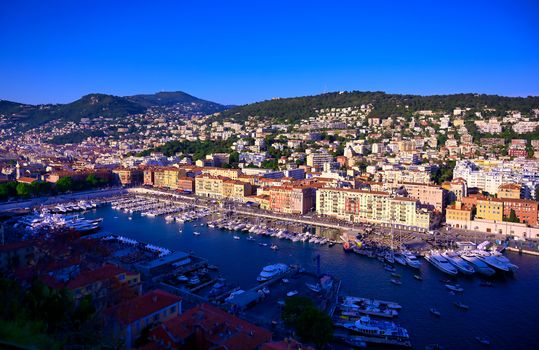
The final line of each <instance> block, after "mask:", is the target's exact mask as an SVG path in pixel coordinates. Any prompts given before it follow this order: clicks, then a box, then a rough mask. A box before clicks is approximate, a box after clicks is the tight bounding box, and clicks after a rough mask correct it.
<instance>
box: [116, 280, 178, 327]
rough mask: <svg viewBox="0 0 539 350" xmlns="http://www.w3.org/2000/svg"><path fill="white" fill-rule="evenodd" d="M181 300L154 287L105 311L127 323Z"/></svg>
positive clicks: (122, 322) (124, 323)
mask: <svg viewBox="0 0 539 350" xmlns="http://www.w3.org/2000/svg"><path fill="white" fill-rule="evenodd" d="M181 300H182V298H180V297H179V296H176V295H174V294H171V293H168V292H165V291H164V290H161V289H156V290H152V291H150V292H148V293H146V294H144V295H141V296H139V297H137V298H135V299H132V300H129V301H126V302H123V303H121V304H120V305H117V306H115V307H112V308H110V309H108V310H107V313H108V314H109V315H111V316H112V317H114V318H115V319H116V320H117V321H118V322H120V323H121V324H123V325H129V324H131V323H133V322H135V321H137V320H140V319H141V318H143V317H146V316H148V315H151V314H153V313H154V312H157V311H159V310H162V309H164V308H166V307H168V306H171V305H173V304H175V303H178V302H180V301H181Z"/></svg>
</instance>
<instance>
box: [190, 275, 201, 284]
mask: <svg viewBox="0 0 539 350" xmlns="http://www.w3.org/2000/svg"><path fill="white" fill-rule="evenodd" d="M187 283H189V284H190V285H197V284H200V278H199V277H198V276H193V277H191V278H190V279H189V282H187Z"/></svg>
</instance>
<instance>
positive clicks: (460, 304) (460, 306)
mask: <svg viewBox="0 0 539 350" xmlns="http://www.w3.org/2000/svg"><path fill="white" fill-rule="evenodd" d="M453 305H455V306H456V307H457V308H459V309H462V310H468V309H469V308H470V307H469V306H468V305H466V304H463V303H461V302H460V301H455V302H454V303H453Z"/></svg>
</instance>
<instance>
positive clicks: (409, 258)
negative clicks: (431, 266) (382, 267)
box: [402, 251, 421, 269]
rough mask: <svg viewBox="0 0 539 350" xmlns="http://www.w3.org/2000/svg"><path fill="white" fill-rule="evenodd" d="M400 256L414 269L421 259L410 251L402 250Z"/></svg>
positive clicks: (417, 267)
mask: <svg viewBox="0 0 539 350" xmlns="http://www.w3.org/2000/svg"><path fill="white" fill-rule="evenodd" d="M402 256H403V257H404V260H406V263H407V264H408V266H410V267H413V268H414V269H419V268H420V267H421V261H420V260H418V259H417V257H416V256H415V255H414V254H412V253H411V252H409V251H404V252H402Z"/></svg>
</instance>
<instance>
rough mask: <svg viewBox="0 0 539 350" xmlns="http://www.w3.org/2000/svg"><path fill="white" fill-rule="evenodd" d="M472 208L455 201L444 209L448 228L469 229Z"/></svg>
mask: <svg viewBox="0 0 539 350" xmlns="http://www.w3.org/2000/svg"><path fill="white" fill-rule="evenodd" d="M471 221H472V207H471V206H470V205H466V204H463V203H462V202H460V201H456V202H455V203H454V204H451V205H448V206H447V207H446V208H445V222H446V224H447V225H448V226H450V227H456V228H463V229H471V228H472V226H471Z"/></svg>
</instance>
